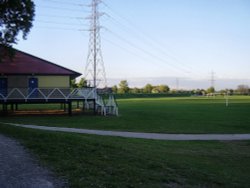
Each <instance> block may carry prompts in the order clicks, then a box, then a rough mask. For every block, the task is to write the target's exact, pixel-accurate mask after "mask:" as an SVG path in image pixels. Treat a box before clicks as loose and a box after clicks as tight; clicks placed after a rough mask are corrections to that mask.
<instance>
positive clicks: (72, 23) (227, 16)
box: [15, 0, 250, 88]
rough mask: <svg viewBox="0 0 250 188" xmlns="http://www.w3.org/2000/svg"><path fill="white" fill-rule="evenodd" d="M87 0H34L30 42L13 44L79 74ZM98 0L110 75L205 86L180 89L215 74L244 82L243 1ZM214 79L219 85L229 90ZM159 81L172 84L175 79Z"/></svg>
mask: <svg viewBox="0 0 250 188" xmlns="http://www.w3.org/2000/svg"><path fill="white" fill-rule="evenodd" d="M89 2H90V0H74V1H71V0H35V4H36V18H35V21H34V27H33V28H32V30H31V32H30V34H29V36H28V40H26V41H22V40H20V42H19V43H18V45H16V46H15V47H16V48H18V49H20V50H22V51H26V52H28V53H32V54H34V55H36V56H39V57H41V58H44V59H47V60H50V61H52V62H54V63H57V64H60V65H62V66H65V67H68V68H71V69H73V70H76V71H78V72H81V73H83V71H84V67H85V64H86V56H87V52H88V32H87V31H79V30H87V29H88V20H86V19H84V18H86V17H87V16H88V15H89V11H90V7H87V6H84V5H87V4H89ZM104 2H105V4H104V5H101V7H100V8H101V11H103V12H105V13H107V16H103V17H102V19H101V24H102V26H103V30H102V33H101V34H102V47H103V49H102V50H103V57H104V63H105V67H106V73H107V77H108V78H112V79H111V80H115V79H118V80H119V79H127V80H129V81H130V82H131V85H133V79H134V80H135V79H137V80H138V78H152V79H154V78H177V77H178V78H180V80H203V82H202V83H203V85H194V86H193V85H192V86H191V85H188V84H186V85H182V84H181V81H180V86H181V87H183V88H189V87H204V88H205V87H207V86H209V84H210V83H209V80H210V77H211V71H214V72H215V79H216V80H220V79H221V80H227V79H234V80H239V79H240V83H239V84H249V85H250V83H249V80H250V68H249V67H250V1H249V0H137V1H135V0H123V1H121V0H104ZM79 4H81V5H79ZM81 18H82V19H81ZM145 80H146V79H145ZM158 80H162V79H158ZM167 80H169V79H165V82H171V81H167ZM145 82H146V81H145ZM162 82H164V81H162ZM206 82H207V85H205V84H204V83H206ZM242 82H244V83H242ZM183 83H184V81H183ZM185 83H186V82H185ZM217 83H218V84H219V83H220V85H218V84H217V87H219V88H223V87H234V85H228V84H227V83H226V82H222V83H221V82H217ZM235 83H237V82H235ZM112 84H113V82H111V83H110V85H112ZM141 84H144V83H143V81H141ZM159 84H162V83H159ZM165 84H168V85H172V86H173V87H174V81H172V83H165ZM134 85H136V84H134ZM137 85H139V84H138V82H137Z"/></svg>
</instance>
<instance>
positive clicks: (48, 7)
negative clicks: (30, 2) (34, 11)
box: [40, 5, 89, 13]
mask: <svg viewBox="0 0 250 188" xmlns="http://www.w3.org/2000/svg"><path fill="white" fill-rule="evenodd" d="M40 7H41V8H47V9H54V10H60V11H62V10H63V11H69V12H87V13H89V12H88V11H83V10H80V9H71V8H62V7H55V6H43V5H41V6H40Z"/></svg>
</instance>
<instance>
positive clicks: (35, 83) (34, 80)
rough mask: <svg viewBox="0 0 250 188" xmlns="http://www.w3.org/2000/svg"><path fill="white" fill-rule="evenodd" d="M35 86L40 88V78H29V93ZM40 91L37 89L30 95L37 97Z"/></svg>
mask: <svg viewBox="0 0 250 188" xmlns="http://www.w3.org/2000/svg"><path fill="white" fill-rule="evenodd" d="M35 88H38V79H37V78H29V93H31V92H32V91H33V90H34V89H35ZM37 95H38V92H37V91H35V92H33V93H32V95H31V96H30V97H37Z"/></svg>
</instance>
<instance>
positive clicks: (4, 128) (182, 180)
mask: <svg viewBox="0 0 250 188" xmlns="http://www.w3.org/2000/svg"><path fill="white" fill-rule="evenodd" d="M229 102H230V104H229V106H228V107H226V106H225V100H224V99H223V98H222V97H219V98H218V97H216V98H215V99H214V98H194V97H189V98H140V99H119V100H118V103H119V110H120V116H119V117H101V116H87V115H83V116H80V115H76V116H72V117H69V116H55V115H53V116H9V117H4V118H3V117H1V121H0V122H12V123H21V124H35V125H47V126H61V127H77V128H90V129H103V130H126V131H140V132H161V133H250V97H230V101H229ZM28 107H29V106H23V107H22V108H28ZM0 134H5V135H8V136H11V137H14V138H16V139H18V140H20V141H21V143H22V144H23V145H25V146H26V147H27V148H28V149H30V151H32V152H33V153H34V154H35V155H36V156H37V157H38V158H39V159H40V161H41V163H42V164H43V165H45V166H49V167H50V168H51V169H52V170H54V171H55V173H56V174H57V175H58V176H60V177H62V178H64V179H66V180H68V182H69V185H70V187H72V188H78V187H79V188H81V187H94V188H96V187H115V188H116V187H121V188H123V187H124V188H125V187H139V188H151V187H156V188H157V187H159V188H160V187H246V188H248V187H250V179H249V177H250V141H237V142H236V141H234V142H222V141H221V142H217V141H203V142H202V141H190V142H185V141H153V140H144V139H127V138H118V137H104V136H93V135H79V134H70V133H54V132H46V131H38V130H31V129H25V128H18V127H12V126H8V125H4V124H1V123H0Z"/></svg>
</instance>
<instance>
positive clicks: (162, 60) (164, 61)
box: [108, 30, 189, 73]
mask: <svg viewBox="0 0 250 188" xmlns="http://www.w3.org/2000/svg"><path fill="white" fill-rule="evenodd" d="M108 31H109V32H110V33H112V34H113V35H114V36H115V37H117V38H119V39H120V40H122V41H124V42H126V43H127V44H129V45H130V46H132V47H133V48H135V49H137V50H139V51H141V52H143V53H145V54H147V55H148V56H150V57H152V58H154V59H158V61H161V62H163V63H164V64H168V65H170V66H172V68H175V69H176V70H179V71H180V70H181V71H182V72H185V73H189V72H188V71H187V70H185V69H183V68H180V67H177V66H176V65H174V64H172V63H170V62H168V61H166V60H164V59H162V58H160V57H158V56H157V55H155V54H153V53H152V52H149V51H147V50H145V49H143V48H140V47H138V46H136V45H135V44H134V43H132V42H130V41H128V40H127V39H125V38H124V37H122V36H120V35H118V34H116V33H114V32H112V31H110V30H108Z"/></svg>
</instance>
